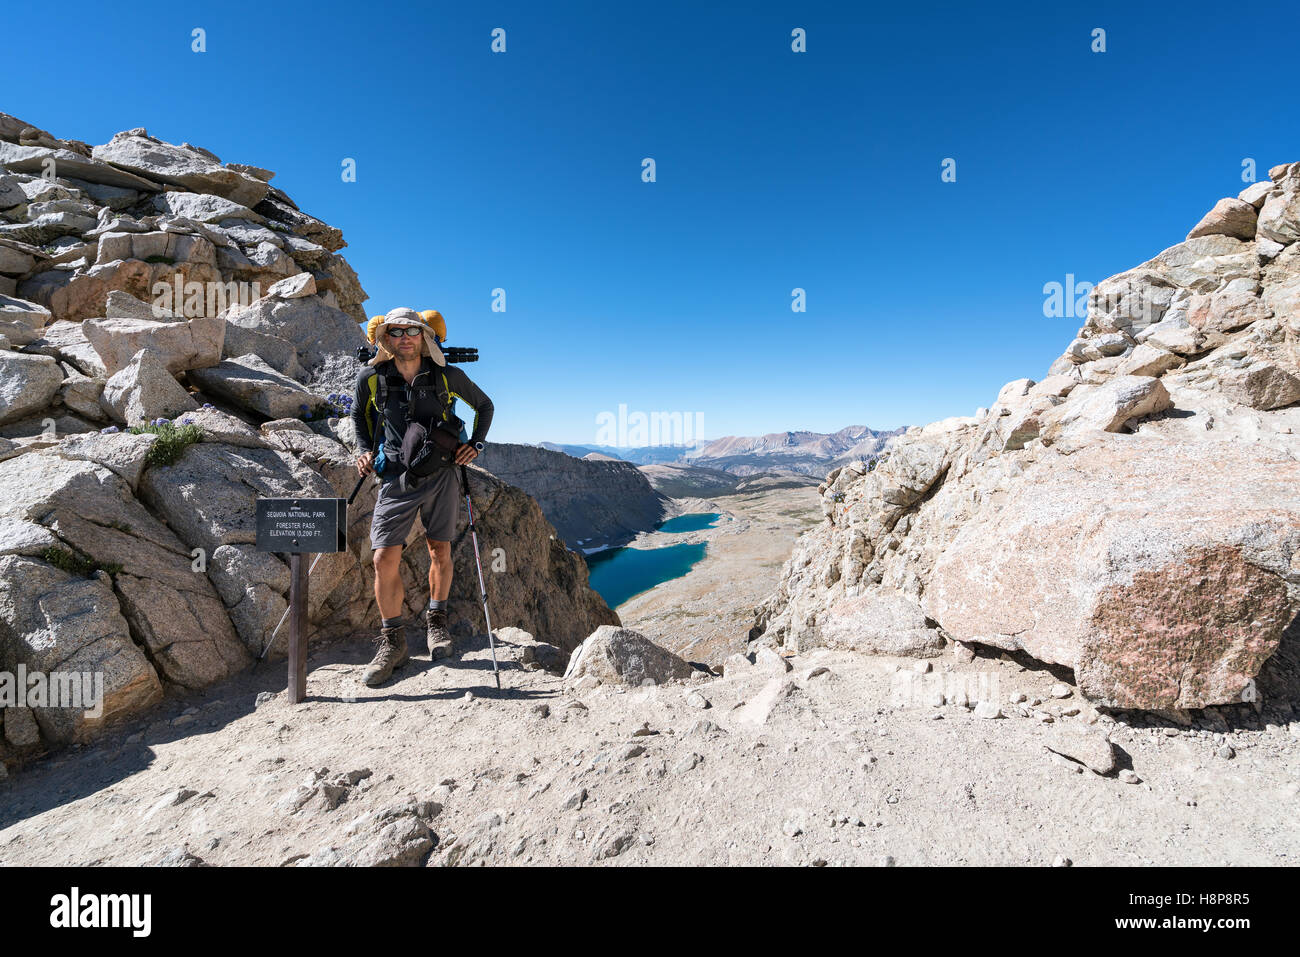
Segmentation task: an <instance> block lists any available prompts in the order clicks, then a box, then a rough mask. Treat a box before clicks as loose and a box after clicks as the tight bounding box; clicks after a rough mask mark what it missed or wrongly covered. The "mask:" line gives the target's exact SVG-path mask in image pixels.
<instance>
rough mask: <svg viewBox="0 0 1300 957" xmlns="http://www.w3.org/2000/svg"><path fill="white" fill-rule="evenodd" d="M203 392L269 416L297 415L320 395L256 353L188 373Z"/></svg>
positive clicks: (312, 407)
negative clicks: (280, 371) (277, 369)
mask: <svg viewBox="0 0 1300 957" xmlns="http://www.w3.org/2000/svg"><path fill="white" fill-rule="evenodd" d="M189 378H190V381H191V382H193V383H194V384H195V385H197V386H198V387H199V388H200V389H201V390H203V391H204V392H205V393H207V394H209V395H212V396H217V397H220V398H222V399H225V400H227V401H229V402H233V403H235V404H236V405H238V406H240V407H241V408H244V409H248V410H250V411H252V412H257V413H258V414H260V415H264V416H266V417H267V418H269V419H291V418H298V417H300V416H302V415H303V414H304V412H305V411H309V410H311V409H314V408H315V407H316V406H318V405H320V403H321V399H320V398H319V397H318V396H316V395H313V394H312V393H310V392H308V391H307V390H306V389H304V388H303V387H302V386H301V385H299V384H298V383H297V382H295V381H294V380H293V379H290V378H289V377H288V376H286V375H282V374H281V373H279V372H277V371H276V370H275V369H273V368H271V366H269V365H268V364H267V363H265V362H263V361H262V359H260V358H259V357H258V356H255V355H245V356H239V357H237V358H234V359H226V360H224V361H223V362H221V363H219V364H217V365H214V366H212V367H211V368H208V369H196V370H194V371H193V372H191V373H190V376H189Z"/></svg>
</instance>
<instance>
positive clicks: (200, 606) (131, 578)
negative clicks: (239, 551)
mask: <svg viewBox="0 0 1300 957" xmlns="http://www.w3.org/2000/svg"><path fill="white" fill-rule="evenodd" d="M83 451H87V452H88V453H89V452H90V451H91V450H89V449H83ZM93 451H94V455H95V457H97V458H101V459H106V460H110V459H111V460H113V462H114V464H115V465H117V466H118V467H119V468H123V467H125V468H129V467H130V466H129V465H127V464H126V463H125V462H124V461H123V459H124V458H125V457H126V456H127V454H128V453H127V452H126V449H125V447H124V446H120V447H118V448H117V449H113V448H112V447H109V446H101V447H100V448H99V449H97V450H93ZM87 457H88V458H89V457H90V455H89V454H88V456H87ZM162 471H166V469H165V468H164V469H162ZM146 474H148V473H146ZM0 522H8V523H11V524H13V525H15V526H17V525H20V524H28V525H34V526H36V527H37V528H40V529H43V530H45V531H46V532H48V533H49V534H52V535H53V536H54V537H55V539H56V540H57V546H56V547H59V548H63V549H66V550H68V551H70V552H74V553H76V554H80V555H84V556H87V557H88V558H89V559H91V560H93V561H95V562H97V563H99V564H100V565H101V566H102V567H109V566H120V570H115V571H113V573H112V578H113V582H112V584H113V590H114V592H115V593H116V595H117V598H118V600H119V601H120V604H121V612H122V614H123V615H124V617H125V618H126V619H127V621H128V622H129V623H130V626H131V634H132V636H134V637H135V638H136V639H137V640H138V641H139V642H140V643H141V644H142V645H143V646H144V648H146V649H147V650H148V653H149V658H150V660H151V661H152V662H153V663H154V665H155V667H156V668H157V669H158V670H159V672H160V674H161V676H162V677H163V678H164V679H165V680H167V681H170V682H174V683H176V684H179V685H183V686H185V687H188V688H200V687H205V686H206V685H209V684H211V683H213V682H214V681H219V680H221V679H222V678H225V677H228V676H229V675H231V674H233V673H234V672H236V671H238V670H239V669H241V668H243V667H244V666H245V665H247V664H249V663H250V661H249V658H248V657H247V655H246V652H245V650H244V648H243V646H242V644H241V643H240V642H239V639H238V637H237V636H236V635H235V632H234V629H233V628H232V627H231V625H230V621H229V619H228V618H227V617H226V614H225V611H224V608H223V606H222V604H221V601H220V599H219V598H218V596H217V593H216V590H215V589H214V588H213V586H212V583H211V582H210V581H209V580H208V579H207V577H206V576H205V575H202V574H198V573H196V572H195V571H194V570H193V568H192V562H193V556H192V555H191V553H190V550H189V549H188V548H186V547H185V545H183V544H182V543H181V541H180V540H179V539H178V538H177V537H176V535H175V534H174V533H173V532H172V531H171V530H170V529H168V528H167V527H166V526H165V525H163V524H162V523H161V522H159V521H158V520H157V519H156V518H155V517H154V516H152V515H151V514H150V513H149V512H148V511H147V510H146V509H145V508H144V507H143V506H142V505H141V504H140V503H139V502H137V501H136V499H135V496H134V495H133V493H132V490H131V487H130V485H129V484H128V482H127V481H125V480H124V479H122V478H121V477H120V476H119V475H118V474H116V473H115V472H114V471H112V470H110V469H109V468H105V467H103V466H101V465H98V464H94V463H93V462H91V461H84V460H73V459H68V458H65V457H62V456H60V455H59V454H58V452H57V450H54V449H51V450H46V451H43V452H39V453H36V454H33V455H26V456H21V457H20V458H18V459H13V460H10V461H8V462H4V463H0ZM24 537H26V538H28V539H31V540H33V541H35V540H37V539H38V536H37V535H33V534H29V535H27V536H24ZM36 547H38V546H33V547H32V551H35V548H36ZM29 554H31V552H30V551H29ZM36 554H38V555H39V554H43V549H42V551H40V552H36Z"/></svg>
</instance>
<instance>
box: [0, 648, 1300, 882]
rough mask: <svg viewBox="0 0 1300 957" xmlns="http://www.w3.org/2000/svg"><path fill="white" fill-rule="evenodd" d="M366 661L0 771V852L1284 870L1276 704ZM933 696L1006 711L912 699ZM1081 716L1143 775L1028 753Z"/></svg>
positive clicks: (479, 659)
mask: <svg viewBox="0 0 1300 957" xmlns="http://www.w3.org/2000/svg"><path fill="white" fill-rule="evenodd" d="M412 637H413V638H414V635H413V636H412ZM368 651H369V648H368V647H365V646H363V643H361V642H357V643H352V644H346V645H333V646H326V647H323V648H320V649H317V652H316V654H315V655H314V656H313V658H312V661H311V667H312V670H311V673H310V678H309V693H310V694H311V695H312V696H313V699H312V700H311V701H310V702H308V703H307V704H304V705H301V706H299V707H296V708H290V707H289V706H288V705H286V704H284V703H282V700H281V699H280V698H276V699H273V700H270V701H267V702H264V703H263V704H262V705H261V706H260V707H257V706H256V700H257V697H258V694H259V692H265V691H269V690H274V689H278V688H279V687H281V686H282V682H283V665H276V666H274V667H272V668H268V669H266V670H264V671H262V672H261V673H260V674H256V675H249V676H245V677H244V678H242V679H240V680H238V681H235V682H233V683H231V684H229V685H227V686H225V687H223V688H222V689H221V690H220V692H219V694H220V700H216V699H215V696H212V697H210V698H207V699H204V698H201V697H195V698H193V699H190V700H178V701H174V702H171V703H170V704H169V706H168V707H167V709H166V710H165V711H163V712H160V713H159V714H157V715H156V716H155V718H154V720H152V721H150V722H147V723H137V724H135V725H128V726H126V727H124V728H122V729H120V730H118V731H117V732H114V733H113V734H111V735H110V736H109V737H108V738H106V739H105V740H104V741H102V742H101V743H99V744H96V745H95V746H93V747H86V748H83V749H81V750H79V751H70V752H67V753H65V754H63V755H61V756H57V757H55V758H53V759H50V760H47V761H44V762H41V763H38V764H37V765H35V766H32V767H29V768H27V769H25V770H23V771H21V772H18V773H16V774H14V775H13V776H12V777H11V778H10V779H9V780H8V782H6V783H3V784H0V863H4V864H77V865H83V864H101V863H102V864H136V863H154V862H171V863H195V862H196V861H198V860H201V861H203V862H206V863H209V864H216V865H222V864H249V863H251V864H265V865H279V864H285V863H322V864H337V863H408V864H420V863H428V864H443V863H456V864H468V863H475V862H493V863H512V864H529V863H562V864H570V863H590V862H610V863H618V864H643V863H654V864H763V863H780V864H816V863H820V862H825V863H827V864H831V865H836V864H882V863H890V862H893V863H897V864H900V865H911V864H956V863H963V864H1035V865H1048V864H1052V863H1054V862H1058V859H1069V860H1071V861H1072V862H1073V863H1074V864H1076V865H1090V864H1126V865H1141V864H1173V863H1177V864H1207V865H1208V864H1295V863H1297V861H1300V824H1298V823H1297V822H1300V814H1297V813H1296V811H1297V804H1298V802H1300V796H1298V795H1300V737H1298V736H1300V721H1296V720H1290V721H1283V720H1276V719H1269V717H1268V715H1269V712H1267V711H1266V712H1265V716H1264V719H1263V720H1262V721H1261V720H1260V719H1259V718H1257V717H1256V716H1255V714H1254V711H1253V709H1251V708H1249V707H1241V708H1236V709H1229V712H1228V714H1229V730H1227V731H1226V732H1215V731H1211V730H1201V729H1196V728H1190V729H1189V728H1179V727H1177V726H1173V725H1168V724H1167V723H1165V722H1160V721H1157V722H1156V726H1151V727H1147V726H1130V725H1128V724H1125V723H1123V722H1120V723H1111V722H1109V719H1107V718H1105V717H1102V718H1100V719H1095V720H1096V723H1089V721H1090V720H1094V716H1093V712H1092V709H1090V708H1088V707H1087V706H1086V704H1084V705H1081V703H1080V702H1079V701H1078V699H1077V697H1076V696H1075V695H1074V694H1073V693H1071V694H1070V696H1069V697H1065V698H1056V697H1053V696H1052V687H1053V685H1054V684H1056V683H1057V677H1056V676H1053V675H1051V674H1049V673H1047V672H1044V671H1027V670H1024V669H1023V668H1022V667H1021V666H1020V665H1018V664H1016V663H1015V662H1012V661H1009V660H1004V659H1001V658H977V659H976V660H975V661H973V662H967V663H960V664H958V663H956V662H954V661H950V660H947V659H944V660H942V661H939V662H938V663H937V665H936V668H937V669H938V670H937V671H935V672H933V673H931V674H930V675H920V674H919V673H918V672H916V671H915V670H914V665H915V663H914V662H911V661H908V660H903V659H887V658H867V657H861V656H855V655H852V654H848V653H840V652H825V651H822V652H820V653H814V654H812V655H810V656H809V657H807V658H798V659H794V660H793V661H791V662H790V664H792V665H793V669H794V670H793V671H791V672H790V673H789V674H784V673H778V672H777V671H776V670H773V671H765V670H763V669H762V668H757V667H756V668H755V669H754V670H753V671H752V672H750V673H748V674H746V675H744V676H741V677H733V678H725V679H704V678H703V676H701V677H700V679H699V680H696V681H692V682H688V683H685V684H679V685H668V686H663V687H659V688H642V689H621V688H617V687H611V686H601V687H599V688H595V689H593V690H591V691H588V692H585V693H583V694H582V695H581V696H578V697H574V696H571V695H568V694H566V693H565V692H564V691H563V688H562V684H561V680H560V679H559V678H558V677H555V676H553V675H549V674H546V673H544V672H527V671H524V670H522V669H521V668H520V666H519V665H518V664H516V663H515V662H514V660H513V659H514V658H516V657H517V655H518V651H519V649H518V648H517V647H505V648H503V649H502V658H503V660H505V662H506V669H507V670H506V671H505V673H504V685H505V690H504V691H502V692H501V693H499V694H498V693H496V692H495V691H494V690H493V689H492V684H491V678H490V666H489V664H488V659H487V652H486V648H483V647H480V648H477V649H474V650H472V651H471V652H470V653H468V654H467V655H466V656H465V658H464V659H463V660H460V661H457V662H454V663H452V664H450V665H443V664H439V665H438V666H431V665H430V664H429V662H428V661H427V660H423V661H422V660H419V659H416V660H414V661H413V662H412V664H411V665H408V666H407V668H406V669H405V671H404V672H401V673H400V674H401V677H400V679H399V680H397V681H394V682H393V683H392V684H390V685H389V686H387V687H385V688H382V689H377V690H370V689H365V688H361V687H359V686H358V685H357V678H358V676H359V675H360V672H361V669H362V667H363V664H364V661H365V659H366V658H368ZM819 669H826V670H824V671H819ZM954 688H957V689H961V688H969V689H975V690H982V693H987V694H990V695H992V694H994V693H996V694H997V695H998V696H999V697H1000V699H1001V700H1002V702H1004V703H1003V705H1002V710H1003V711H1004V712H1006V713H1007V715H1008V716H1007V717H1004V718H994V719H983V718H980V717H977V716H976V712H973V711H971V710H969V709H968V708H966V707H963V706H961V705H959V704H952V705H941V706H935V705H933V704H932V703H930V702H929V701H928V700H927V699H928V698H930V697H933V692H934V691H935V690H936V689H946V690H947V691H948V692H949V693H950V695H951V693H952V691H953V689H954ZM1057 691H1058V693H1059V692H1060V691H1061V689H1059V688H1058V689H1057ZM691 692H699V694H701V695H702V696H703V698H704V699H706V700H707V701H708V702H709V704H710V706H709V707H708V708H701V707H696V706H694V705H693V704H692V703H690V701H691V700H694V699H692V698H691ZM467 694H469V695H472V696H473V697H472V698H467ZM1020 694H1023V695H1025V696H1026V698H1027V699H1028V700H1027V701H1025V702H1024V703H1023V704H1022V705H1011V704H1010V703H1009V699H1010V698H1011V697H1012V696H1013V695H1020ZM1035 699H1039V703H1038V704H1033V702H1034V701H1035ZM696 704H698V701H696ZM1020 708H1023V709H1024V711H1025V713H1026V714H1027V715H1029V716H1027V717H1022V716H1021V714H1020ZM190 709H197V710H193V711H191V710H190ZM1074 709H1081V710H1080V712H1079V713H1078V714H1076V715H1073V716H1070V715H1069V714H1068V713H1069V712H1070V711H1072V710H1074ZM1038 712H1040V713H1042V714H1047V715H1051V716H1052V721H1051V723H1050V724H1045V723H1043V721H1042V720H1041V718H1040V717H1037V716H1035V713H1038ZM639 730H643V731H644V730H648V731H649V732H650V733H648V734H642V735H639V736H638V731H639ZM1102 733H1109V734H1110V735H1111V736H1112V739H1113V741H1114V742H1115V745H1116V746H1117V748H1118V749H1119V750H1118V752H1117V753H1118V755H1119V766H1118V767H1117V768H1116V771H1126V770H1132V771H1134V772H1136V774H1137V776H1138V777H1140V778H1141V783H1137V784H1127V783H1123V781H1122V780H1120V779H1119V778H1118V777H1116V776H1115V775H1114V773H1112V774H1111V775H1110V776H1106V777H1103V776H1099V775H1097V774H1095V773H1093V772H1092V771H1090V770H1086V769H1084V768H1083V766H1082V765H1081V764H1078V763H1076V762H1075V761H1072V760H1069V759H1067V758H1064V757H1059V756H1054V755H1053V754H1051V753H1049V752H1048V751H1046V750H1045V749H1044V744H1045V743H1049V742H1052V741H1055V740H1056V739H1055V738H1053V737H1052V736H1053V735H1055V734H1061V735H1064V736H1065V740H1067V741H1074V742H1075V743H1076V744H1078V745H1079V747H1080V748H1086V747H1088V746H1093V745H1095V744H1096V742H1097V740H1098V739H1097V738H1096V737H1094V736H1095V735H1099V734H1102ZM1080 742H1082V743H1081V744H1080ZM1225 746H1226V747H1229V748H1231V749H1232V757H1223V756H1220V754H1221V749H1223V748H1225ZM1222 753H1223V754H1227V753H1228V752H1227V751H1223V752H1222ZM322 769H328V770H325V771H322Z"/></svg>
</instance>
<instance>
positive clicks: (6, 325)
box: [0, 295, 53, 348]
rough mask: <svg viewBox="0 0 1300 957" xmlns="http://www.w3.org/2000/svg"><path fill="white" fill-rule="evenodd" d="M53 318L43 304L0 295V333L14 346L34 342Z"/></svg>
mask: <svg viewBox="0 0 1300 957" xmlns="http://www.w3.org/2000/svg"><path fill="white" fill-rule="evenodd" d="M52 320H53V316H51V315H50V311H49V310H48V309H46V308H45V307H44V306H41V305H38V304H36V303H34V302H28V301H27V300H25V299H16V298H14V297H13V296H2V295H0V335H3V336H4V337H5V338H6V339H8V340H9V342H10V344H11V345H12V346H13V347H14V348H18V347H20V346H25V345H27V344H28V343H30V342H35V341H36V340H37V339H39V338H40V337H41V335H42V334H43V332H44V330H45V327H46V326H48V325H49V324H50V322H51V321H52Z"/></svg>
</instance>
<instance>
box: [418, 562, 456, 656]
mask: <svg viewBox="0 0 1300 957" xmlns="http://www.w3.org/2000/svg"><path fill="white" fill-rule="evenodd" d="M425 541H426V542H427V543H428V546H429V599H430V602H431V604H430V606H429V609H428V611H427V613H426V619H427V622H428V626H429V633H428V646H429V657H430V659H431V660H436V659H438V658H445V657H449V656H450V655H451V654H452V651H453V648H452V640H451V633H450V632H448V631H447V596H448V595H450V594H451V575H452V569H453V565H452V562H451V542H438V541H434V540H433V539H425Z"/></svg>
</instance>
